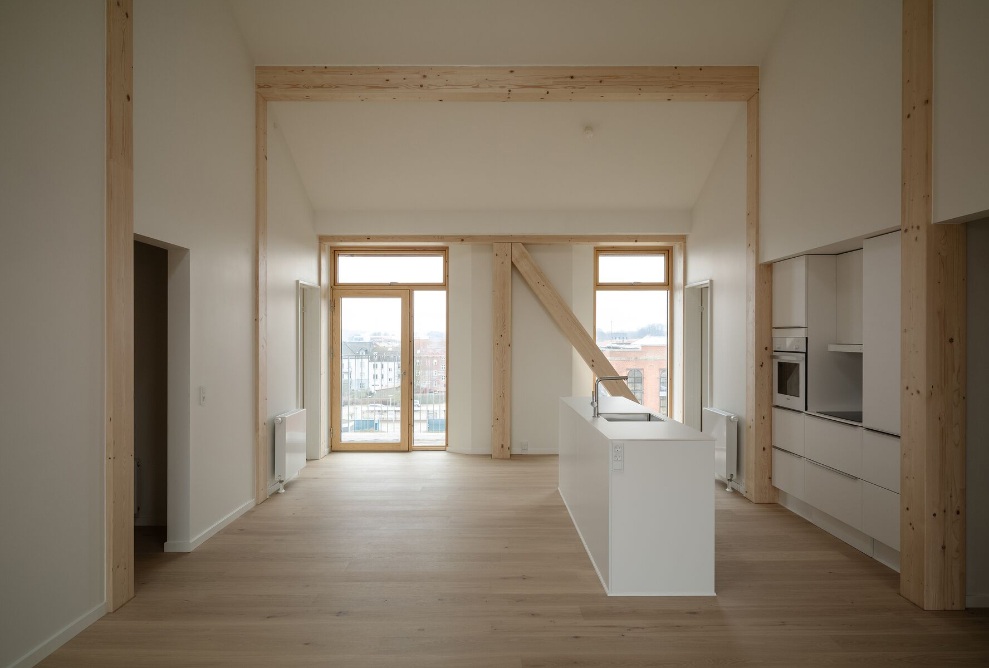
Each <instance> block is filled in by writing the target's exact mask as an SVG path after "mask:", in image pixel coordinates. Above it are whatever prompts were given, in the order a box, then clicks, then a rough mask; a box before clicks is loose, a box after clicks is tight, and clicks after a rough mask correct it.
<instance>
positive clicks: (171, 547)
mask: <svg viewBox="0 0 989 668" xmlns="http://www.w3.org/2000/svg"><path fill="white" fill-rule="evenodd" d="M253 507H254V499H250V500H248V501H246V502H245V503H244V504H243V505H242V506H240V507H239V508H235V509H234V510H233V511H232V512H231V513H229V514H228V515H227V516H226V517H224V518H222V519H221V520H220V521H219V522H217V523H216V524H214V525H213V526H211V527H209V528H208V529H206V531H203V532H202V533H201V534H199V535H198V536H196V537H195V538H193V539H192V540H170V541H167V542H166V543H165V552H192V551H193V550H195V549H196V548H197V547H199V546H200V545H202V544H203V543H205V542H206V541H207V540H209V539H210V538H212V537H213V536H215V535H216V534H217V533H219V532H220V531H221V530H223V529H224V527H226V526H227V525H228V524H230V523H231V522H233V521H234V520H235V519H237V518H238V517H240V516H241V515H243V514H244V513H246V512H247V511H248V510H250V509H251V508H253Z"/></svg>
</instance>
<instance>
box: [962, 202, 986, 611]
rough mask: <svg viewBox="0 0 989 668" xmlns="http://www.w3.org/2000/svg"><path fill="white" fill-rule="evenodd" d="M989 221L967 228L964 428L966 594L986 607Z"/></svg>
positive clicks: (970, 600) (976, 604)
mask: <svg viewBox="0 0 989 668" xmlns="http://www.w3.org/2000/svg"><path fill="white" fill-rule="evenodd" d="M986 257H989V218H986V219H983V220H980V221H978V222H973V223H969V224H968V376H967V379H968V392H967V395H968V424H967V426H966V430H967V436H966V439H965V441H966V443H965V447H966V457H967V459H968V466H967V469H968V471H967V473H968V475H967V478H968V479H967V495H968V498H967V504H966V507H967V513H968V516H967V518H966V519H967V535H966V543H967V548H968V555H967V559H966V567H965V569H966V577H967V583H966V585H967V586H966V593H967V594H968V597H967V598H968V605H969V606H970V607H980V608H989V488H987V487H986V480H987V479H989V414H987V413H986V411H985V410H984V409H983V407H984V406H986V405H989V350H987V348H986V345H985V343H986V341H989V308H986V305H987V304H989V266H987V265H986V261H985V260H986Z"/></svg>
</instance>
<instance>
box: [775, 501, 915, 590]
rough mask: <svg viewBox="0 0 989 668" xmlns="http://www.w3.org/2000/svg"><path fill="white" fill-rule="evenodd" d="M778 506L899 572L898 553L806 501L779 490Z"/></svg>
mask: <svg viewBox="0 0 989 668" xmlns="http://www.w3.org/2000/svg"><path fill="white" fill-rule="evenodd" d="M779 505H781V506H783V507H784V508H786V509H787V510H789V511H790V512H791V513H793V514H794V515H799V516H800V517H802V518H804V519H805V520H807V521H808V522H810V523H811V524H813V525H815V526H817V527H819V528H821V529H824V530H825V531H827V532H828V533H829V534H831V535H832V536H834V537H835V538H837V539H839V540H841V541H843V542H845V543H848V544H849V545H851V546H852V547H854V548H855V549H856V550H858V551H859V552H862V553H863V554H866V555H868V556H870V557H872V558H873V559H875V560H876V561H878V562H879V563H881V564H882V565H884V566H886V567H887V568H891V569H892V570H894V571H897V572H899V570H900V553H899V552H897V551H896V549H894V548H892V547H889V546H887V545H883V544H882V543H880V542H879V541H878V540H876V539H874V538H872V537H871V536H869V535H868V534H865V533H862V532H861V531H859V530H858V529H856V528H854V527H850V526H848V525H847V524H845V523H844V522H842V521H841V520H838V519H836V518H834V517H831V516H830V515H828V514H827V513H825V512H824V511H822V510H818V509H817V508H815V507H814V506H812V505H810V504H809V503H807V502H806V501H802V500H801V499H798V498H797V497H795V496H793V495H791V494H787V493H786V492H784V491H783V490H779Z"/></svg>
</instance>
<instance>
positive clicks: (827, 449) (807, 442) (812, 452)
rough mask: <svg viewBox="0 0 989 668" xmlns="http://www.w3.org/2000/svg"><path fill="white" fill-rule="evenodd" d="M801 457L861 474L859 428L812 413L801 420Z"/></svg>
mask: <svg viewBox="0 0 989 668" xmlns="http://www.w3.org/2000/svg"><path fill="white" fill-rule="evenodd" d="M804 456H806V457H807V458H808V459H813V460H814V461H815V462H820V463H821V464H824V465H825V466H830V467H831V468H833V469H838V470H839V471H844V472H845V473H851V474H852V475H853V476H855V477H856V478H861V477H862V428H861V427H855V426H852V425H848V424H842V423H841V422H835V421H834V420H825V419H824V418H817V417H814V416H812V415H808V416H806V418H805V419H804Z"/></svg>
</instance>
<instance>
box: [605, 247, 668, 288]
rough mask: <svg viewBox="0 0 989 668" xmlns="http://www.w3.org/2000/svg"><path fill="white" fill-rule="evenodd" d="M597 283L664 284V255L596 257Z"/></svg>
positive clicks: (610, 255) (609, 255)
mask: <svg viewBox="0 0 989 668" xmlns="http://www.w3.org/2000/svg"><path fill="white" fill-rule="evenodd" d="M598 282H599V283H665V282H666V254H664V253H656V254H651V253H630V254H628V255H612V254H610V253H601V254H600V255H598Z"/></svg>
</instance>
